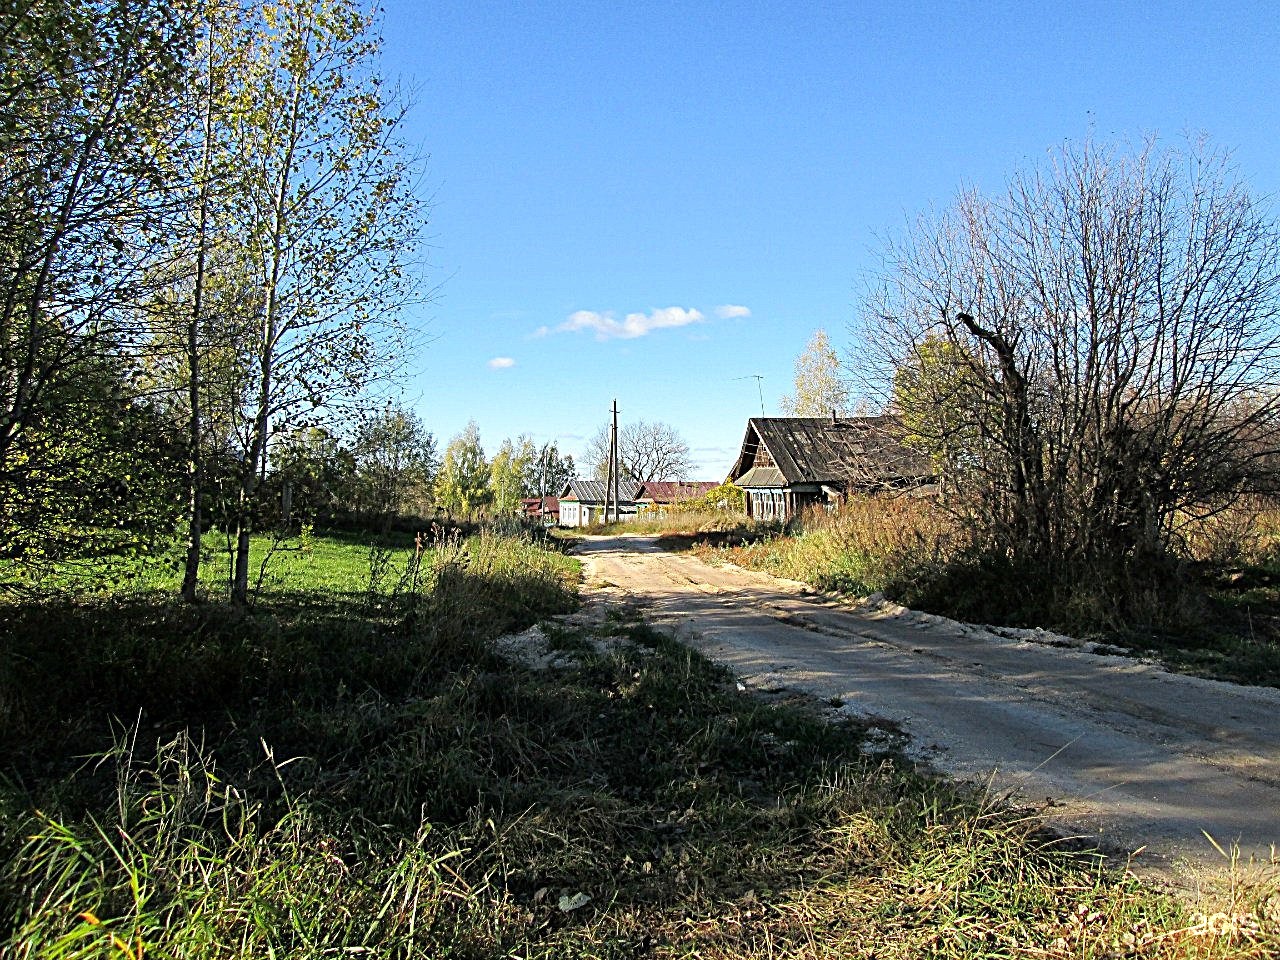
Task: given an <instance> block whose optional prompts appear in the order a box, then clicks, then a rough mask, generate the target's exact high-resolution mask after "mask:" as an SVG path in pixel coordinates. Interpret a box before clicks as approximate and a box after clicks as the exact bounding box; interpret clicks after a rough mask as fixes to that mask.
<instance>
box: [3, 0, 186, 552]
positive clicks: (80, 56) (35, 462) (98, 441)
mask: <svg viewBox="0 0 1280 960" xmlns="http://www.w3.org/2000/svg"><path fill="white" fill-rule="evenodd" d="M192 37H193V29H192V19H191V17H190V16H189V11H188V10H187V9H186V7H185V5H183V4H181V3H178V2H168V0H111V2H108V0H99V2H93V0H34V2H29V3H20V4H5V5H3V6H0V38H3V42H0V502H6V503H8V504H9V506H10V507H11V508H13V509H11V510H9V511H0V517H3V518H4V519H0V523H5V524H14V523H19V522H21V523H22V524H25V525H27V526H25V527H24V529H22V530H18V529H14V528H10V529H6V530H0V540H4V539H9V540H12V539H13V538H14V537H17V536H26V535H27V534H29V533H31V532H32V530H38V529H39V528H40V526H41V525H50V526H54V525H62V528H63V535H61V536H59V537H57V538H54V537H51V538H50V542H54V540H58V541H59V542H64V543H66V542H67V538H70V539H75V537H76V536H82V537H84V538H87V539H88V540H89V541H94V540H95V538H96V537H98V536H99V534H100V533H101V531H102V530H103V529H104V527H103V524H108V525H111V524H110V523H109V520H108V518H106V517H104V518H103V520H102V522H101V523H99V522H96V521H94V520H93V519H92V518H91V517H86V516H85V514H84V508H85V505H86V504H90V503H100V502H104V501H103V500H102V498H100V497H98V496H97V495H95V494H94V493H93V492H92V491H93V489H96V482H97V481H98V480H99V479H101V478H102V477H103V476H104V472H105V471H107V470H108V469H116V470H122V471H124V473H123V474H122V475H121V476H120V477H118V478H117V479H118V480H119V481H120V483H119V485H118V486H119V488H120V489H124V488H127V487H129V484H130V481H132V480H136V478H137V475H138V474H139V473H140V472H142V471H144V470H145V469H146V465H145V464H142V465H139V466H138V470H137V471H135V470H134V469H133V467H132V466H130V463H131V461H129V460H128V458H125V459H123V460H122V459H121V458H120V457H116V456H104V454H105V453H107V452H110V451H113V450H116V451H117V452H120V453H122V454H123V453H124V451H126V450H127V449H128V448H129V443H127V442H125V434H122V433H120V432H118V431H117V430H116V429H115V424H117V423H125V422H132V421H133V420H134V415H135V414H138V415H139V416H142V415H144V413H145V404H144V403H143V402H142V401H141V400H140V398H138V397H136V391H135V390H134V380H133V373H134V371H135V369H136V346H137V342H138V340H139V328H138V323H137V318H138V313H137V309H136V308H137V306H138V304H139V302H140V299H141V298H143V297H144V296H145V293H144V291H145V288H146V286H147V277H148V268H149V266H150V265H151V264H153V263H155V262H156V261H157V260H158V259H159V258H160V257H161V256H162V252H163V245H162V244H161V243H160V242H159V241H160V238H161V237H162V236H163V235H164V233H165V232H166V230H167V222H168V217H169V214H170V212H171V195H170V192H169V186H170V185H169V181H168V179H167V178H166V176H165V170H166V156H167V155H168V153H169V152H170V151H171V150H172V149H173V146H174V139H175V137H176V135H177V134H176V130H177V128H178V126H180V125H179V124H178V123H177V121H176V119H175V118H176V117H177V116H178V111H177V110H176V104H177V102H178V92H179V90H180V89H181V86H182V83H183V81H184V78H185V75H186V64H187V60H188V56H189V52H190V49H191V44H192ZM71 410H75V411H76V416H74V417H71V418H68V417H67V416H66V415H67V413H68V412H69V411H71ZM125 433H128V431H125ZM95 461H96V462H97V470H98V472H97V473H96V474H95V473H93V472H92V470H86V469H85V465H86V464H92V463H94V462H95ZM86 483H87V484H89V487H86V486H85V484H86ZM41 498H43V507H42V508H41V509H36V510H34V511H28V510H25V509H16V508H15V507H14V505H15V504H18V503H20V502H21V503H23V504H27V505H33V504H39V503H40V500H41ZM73 506H74V508H75V509H74V511H73V514H74V517H75V519H76V522H75V523H64V521H65V520H66V518H67V514H66V512H65V511H66V510H67V509H71V508H72V507H73ZM15 510H16V512H15ZM144 512H145V510H144V508H143V506H142V505H141V504H139V506H138V513H139V515H141V514H142V513H144ZM18 518H21V520H19V519H18ZM31 525H34V526H31ZM116 529H128V527H127V526H126V527H119V526H116ZM86 547H87V548H88V549H94V550H96V549H99V547H100V544H98V543H96V542H91V543H89V544H87V545H86ZM68 548H69V547H68Z"/></svg>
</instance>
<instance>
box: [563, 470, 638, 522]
mask: <svg viewBox="0 0 1280 960" xmlns="http://www.w3.org/2000/svg"><path fill="white" fill-rule="evenodd" d="M639 492H640V485H639V484H637V483H633V482H631V481H626V482H624V483H620V484H618V519H619V520H631V519H634V518H635V515H636V495H637V494H638V493H639ZM607 493H608V490H607V489H606V486H605V482H604V481H603V480H570V481H569V482H568V483H567V484H565V488H564V490H563V491H561V493H560V496H559V498H558V499H559V502H560V521H559V523H560V526H562V527H589V526H591V524H593V523H604V513H605V498H606V494H607Z"/></svg>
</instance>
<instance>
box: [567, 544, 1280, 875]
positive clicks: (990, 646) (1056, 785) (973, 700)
mask: <svg viewBox="0 0 1280 960" xmlns="http://www.w3.org/2000/svg"><path fill="white" fill-rule="evenodd" d="M579 553H580V556H581V557H582V558H583V560H584V562H585V565H586V572H587V590H588V591H591V590H593V589H595V590H611V589H618V590H621V591H623V592H624V593H625V594H627V595H629V596H631V597H633V598H634V599H635V600H636V601H637V602H639V603H640V604H641V605H642V607H643V609H644V612H645V615H646V617H647V618H648V619H649V620H650V621H651V622H654V623H655V624H656V625H658V626H661V627H664V628H666V629H668V630H670V631H672V632H674V633H675V634H676V635H677V636H679V637H680V638H681V639H682V640H684V641H685V642H688V643H690V644H691V645H693V646H694V647H696V648H697V649H698V650H700V651H701V652H702V653H704V654H705V655H707V656H708V657H710V658H711V659H713V660H716V661H718V662H720V663H723V664H725V665H727V666H728V667H730V668H731V669H732V670H733V671H734V672H735V673H736V674H737V675H738V677H739V679H740V681H741V682H742V684H743V685H744V686H746V687H748V688H756V689H761V690H765V691H770V690H773V691H776V690H780V689H784V688H785V689H789V690H796V691H801V692H805V693H809V694H813V695H815V696H818V697H822V698H831V699H833V700H834V701H839V702H840V703H841V704H842V707H841V709H843V710H846V711H849V712H850V713H852V714H855V715H858V716H862V717H870V718H874V719H876V720H877V721H878V722H879V723H880V724H881V726H882V728H883V729H884V730H885V731H886V737H887V738H888V739H889V740H892V739H893V738H894V737H895V736H896V735H898V734H899V733H900V734H902V735H905V737H906V738H907V740H906V741H905V745H906V749H907V751H908V752H909V753H911V754H913V755H915V756H917V757H918V758H921V759H924V760H926V761H928V762H929V763H930V764H932V765H933V766H934V767H936V768H937V769H939V770H942V771H945V772H947V773H951V774H954V775H958V776H962V777H968V778H974V779H980V780H983V781H986V780H988V779H989V780H990V781H991V783H992V788H993V789H994V790H996V791H999V792H1001V793H1004V792H1006V791H1014V792H1016V793H1017V794H1018V795H1020V796H1022V797H1023V798H1026V799H1027V800H1030V801H1033V802H1038V803H1043V802H1044V801H1046V800H1050V801H1051V804H1052V805H1051V807H1050V809H1049V815H1050V816H1051V818H1052V820H1053V821H1054V822H1055V823H1056V825H1058V826H1059V827H1064V828H1066V829H1069V830H1070V831H1072V832H1075V833H1077V834H1079V835H1082V836H1086V837H1089V838H1092V839H1093V840H1095V841H1097V842H1098V843H1100V844H1102V845H1103V846H1104V847H1106V848H1109V849H1113V850H1117V851H1134V850H1138V849H1139V848H1142V847H1145V848H1146V849H1145V850H1143V851H1142V852H1141V853H1140V854H1139V856H1138V858H1136V859H1135V861H1134V863H1135V865H1136V866H1138V867H1141V866H1142V865H1144V864H1145V865H1148V866H1149V867H1151V868H1156V869H1164V868H1167V867H1169V866H1170V865H1175V864H1181V865H1184V866H1188V867H1190V868H1193V869H1195V870H1199V869H1203V868H1211V869H1212V868H1215V867H1221V866H1223V865H1224V858H1223V857H1222V855H1221V854H1220V853H1219V852H1218V851H1217V850H1215V849H1214V847H1213V845H1212V844H1210V843H1209V841H1208V840H1207V839H1206V838H1205V833H1208V834H1209V835H1211V836H1212V837H1213V839H1214V840H1215V841H1217V843H1218V844H1219V845H1220V846H1222V847H1223V848H1229V847H1230V845H1232V844H1238V845H1239V848H1240V851H1241V853H1242V854H1243V855H1244V856H1245V857H1246V858H1249V857H1252V858H1254V859H1255V862H1259V861H1260V862H1267V861H1273V862H1277V861H1275V856H1276V854H1277V852H1278V851H1280V690H1276V689H1271V688H1262V687H1244V686H1238V685H1235V684H1229V683H1222V682H1218V681H1213V680H1201V679H1198V678H1193V677H1185V676H1181V675H1178V674H1172V673H1168V672H1167V671H1165V670H1163V669H1162V668H1160V667H1159V666H1157V665H1155V664H1153V663H1149V662H1146V661H1141V660H1136V659H1130V658H1128V657H1120V656H1114V655H1106V654H1102V653H1095V652H1090V650H1091V649H1092V648H1091V646H1090V645H1080V644H1074V643H1072V642H1070V641H1068V640H1067V639H1066V638H1060V637H1056V636H1054V635H1052V634H1044V633H1041V632H1038V631H1007V632H1006V631H1002V632H1000V633H997V632H995V631H993V630H991V629H988V628H985V627H979V626H973V625H969V624H961V623H957V622H955V621H951V620H946V619H944V618H941V617H935V616H930V615H927V614H920V613H916V612H913V611H910V610H905V609H903V608H901V607H897V606H894V605H892V604H887V603H869V604H863V605H860V606H851V605H848V604H842V603H838V602H835V601H833V600H830V599H828V598H824V597H823V596H821V595H818V594H814V593H812V592H811V591H809V590H808V589H807V588H806V587H805V586H804V585H803V584H799V583H795V582H793V581H788V580H779V579H777V578H774V577H770V576H767V575H765V574H760V573H755V572H752V571H747V570H743V569H741V568H738V567H733V566H729V565H726V566H712V565H709V564H706V563H703V562H702V561H700V560H698V559H697V558H695V557H693V556H689V555H683V554H672V553H667V552H665V551H662V550H660V549H659V548H658V547H657V545H656V538H654V537H645V536H640V535H624V536H615V537H592V538H587V539H586V540H585V541H584V543H583V546H582V547H581V549H580V551H579Z"/></svg>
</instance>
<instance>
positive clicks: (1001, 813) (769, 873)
mask: <svg viewBox="0 0 1280 960" xmlns="http://www.w3.org/2000/svg"><path fill="white" fill-rule="evenodd" d="M320 539H321V538H317V541H319V540H320ZM372 556H373V562H372V564H371V562H370V557H371V553H370V550H369V549H368V548H367V547H363V546H361V545H360V544H359V543H356V542H352V541H350V540H338V539H335V538H324V539H323V543H321V542H316V543H313V544H312V545H311V548H310V552H309V553H308V552H307V551H302V550H300V551H298V552H297V553H296V554H295V555H293V557H292V559H291V560H290V561H289V566H282V567H281V568H280V571H279V574H280V575H279V578H278V579H268V580H265V581H264V584H263V588H262V591H261V593H260V594H259V597H258V600H257V603H256V604H255V605H254V606H253V607H252V608H251V609H249V610H235V609H233V608H231V607H228V606H225V605H223V604H221V603H218V602H216V601H212V600H211V601H208V602H205V603H203V604H201V605H198V606H195V607H188V606H183V605H181V604H178V603H176V602H173V601H172V600H171V599H170V598H169V596H168V595H167V594H160V593H155V592H146V591H136V590H127V591H126V590H120V591H116V592H113V593H109V594H106V595H99V596H77V597H66V596H59V597H54V598H45V599H32V598H27V599H11V600H10V601H9V602H8V605H7V606H6V607H5V608H4V611H3V612H4V614H5V624H6V630H7V633H6V638H5V642H6V647H5V651H4V652H5V656H6V661H5V665H6V667H7V669H6V670H5V671H4V672H3V673H0V954H3V955H4V956H5V957H6V958H7V957H15V958H33V957H47V958H59V957H100V958H104V960H105V958H112V960H142V958H144V957H146V958H153V957H173V958H178V957H181V958H205V957H227V958H232V957H234V958H249V957H280V958H283V957H297V958H302V957H307V958H311V957H315V958H319V957H329V956H359V955H364V956H376V957H424V958H425V957H453V958H466V960H480V958H496V957H521V958H526V960H528V958H535V957H540V958H547V960H551V958H584V960H585V958H617V960H623V958H636V957H656V958H676V957H681V958H684V957H688V958H692V957H709V958H726V960H727V958H760V960H765V958H770V960H773V958H802V957H805V958H818V957H873V956H874V957H879V958H882V960H883V958H901V960H906V958H916V957H975V958H976V957H1051V958H1060V960H1066V958H1089V957H1152V958H1157V957H1158V958H1170V960H1172V958H1193V957H1194V958H1210V957H1224V958H1226V957H1231V958H1244V957H1259V958H1261V957H1271V956H1276V955H1277V950H1280V897H1278V896H1277V895H1276V892H1275V890H1274V889H1273V888H1267V887H1262V886H1246V885H1240V886H1238V887H1234V888H1231V889H1227V890H1225V891H1224V892H1223V896H1222V899H1221V900H1220V901H1217V902H1215V904H1214V907H1213V908H1212V909H1208V908H1207V907H1206V908H1202V909H1201V914H1202V915H1198V914H1197V912H1196V910H1197V908H1196V907H1193V906H1188V905H1187V904H1184V903H1182V902H1180V901H1177V900H1175V899H1173V898H1171V897H1168V896H1164V895H1162V894H1159V893H1156V892H1153V891H1152V890H1150V889H1148V888H1146V887H1144V886H1143V885H1141V884H1140V883H1138V882H1137V881H1136V880H1134V879H1133V878H1132V877H1129V876H1126V875H1125V874H1124V873H1123V871H1122V870H1120V871H1117V870H1114V869H1112V868H1110V867H1108V866H1106V865H1105V864H1104V863H1103V862H1102V861H1101V859H1100V858H1098V857H1096V856H1093V855H1090V854H1088V853H1078V852H1072V849H1071V845H1070V844H1064V843H1062V842H1061V841H1060V840H1059V839H1057V838H1056V837H1053V836H1051V835H1049V834H1047V833H1045V832H1044V831H1043V830H1041V829H1040V821H1039V817H1038V814H1037V813H1036V811H1034V810H1031V809H1024V808H1011V807H1010V806H1008V805H1007V804H1004V803H1002V802H999V801H998V800H996V799H993V798H988V797H985V796H984V795H983V794H982V792H981V791H976V790H972V789H969V788H963V787H956V786H954V785H952V784H949V783H947V782H945V781H941V780H937V779H934V778H931V777H928V776H926V775H923V774H921V773H920V772H918V771H916V770H914V769H913V768H912V767H911V766H910V765H909V764H906V763H904V762H902V761H900V760H899V759H898V758H896V757H894V756H892V755H890V754H886V753H883V752H880V751H878V750H877V749H875V748H872V747H870V746H868V745H867V742H866V741H865V740H864V735H865V734H866V730H865V728H864V727H862V726H861V725H859V724H857V723H853V722H850V721H847V720H845V721H842V722H831V721H830V720H828V719H827V718H825V717H824V716H823V715H821V713H820V712H819V710H818V707H820V705H816V704H812V703H808V702H805V701H800V700H785V699H784V700H774V701H764V700H760V699H757V698H756V697H754V696H752V695H749V694H746V693H744V692H742V691H740V690H739V689H738V688H737V686H736V684H734V683H733V681H732V678H731V677H730V676H728V675H727V674H726V673H725V672H724V671H722V670H721V669H719V668H717V667H715V666H714V665H712V664H710V663H709V662H707V661H706V660H704V659H702V658H701V657H699V656H698V655H696V654H695V653H693V652H692V651H690V650H689V649H688V648H686V647H684V646H682V645H680V644H678V643H676V642H674V641H672V640H670V639H668V638H667V637H665V636H662V635H661V634H658V633H655V632H654V631H652V630H651V629H650V628H648V627H647V626H645V625H644V624H643V622H641V621H640V620H639V619H638V618H637V616H636V615H635V613H634V612H633V611H632V610H631V609H629V608H626V607H621V606H619V607H614V608H610V610H609V611H608V616H607V617H606V619H605V620H604V621H603V622H602V623H598V624H594V625H593V624H582V623H559V624H553V625H550V626H548V627H547V633H548V637H549V640H550V643H551V644H552V645H553V646H554V647H555V648H556V649H558V650H560V651H562V652H563V653H564V654H565V655H566V656H567V657H570V659H569V660H567V661H566V662H565V663H564V664H562V666H561V667H560V668H559V669H557V670H553V671H549V672H537V671H533V670H530V669H526V668H522V667H519V666H516V665H513V664H511V663H508V662H506V661H504V660H502V659H500V658H498V657H497V656H496V655H495V654H494V651H493V648H492V646H491V645H490V644H489V640H490V639H492V638H493V637H495V636H497V635H499V634H501V633H508V632H512V631H516V630H520V629H522V628H524V627H525V626H527V625H528V624H530V623H533V622H535V621H539V620H545V619H546V618H548V617H550V616H552V615H555V614H558V613H564V612H566V611H570V610H572V609H574V607H575V605H576V599H575V591H576V583H577V577H578V569H577V565H576V562H575V561H573V560H572V558H569V557H565V556H564V555H563V554H561V553H560V552H558V551H555V550H547V549H544V548H543V547H541V546H539V545H538V544H535V543H531V542H528V541H525V540H520V539H508V538H499V537H494V536H480V537H475V538H471V539H469V540H467V541H465V542H454V543H446V544H443V545H439V546H438V547H436V548H435V549H433V550H432V552H431V553H430V555H429V556H428V557H427V561H426V563H425V564H424V567H423V569H422V570H421V571H420V576H419V578H418V581H417V583H418V587H417V589H410V588H408V587H406V586H404V580H403V578H402V577H401V576H400V575H399V574H395V575H394V576H393V575H391V574H386V575H384V576H382V577H381V578H378V577H377V576H376V570H377V569H378V567H379V563H380V561H379V560H378V555H377V554H372ZM406 560H407V553H406V554H404V555H400V556H398V557H396V558H393V559H392V560H391V561H389V562H388V567H389V569H391V570H395V569H398V565H399V564H400V563H402V562H404V561H406ZM371 568H372V569H374V570H375V576H374V577H373V578H372V580H371V578H370V576H369V571H370V569H371ZM269 569H270V568H269ZM361 570H363V571H364V573H363V578H362V576H361ZM371 584H373V585H375V586H376V589H370V586H371ZM1219 909H1220V910H1221V913H1220V915H1218V916H1213V914H1214V911H1216V910H1219Z"/></svg>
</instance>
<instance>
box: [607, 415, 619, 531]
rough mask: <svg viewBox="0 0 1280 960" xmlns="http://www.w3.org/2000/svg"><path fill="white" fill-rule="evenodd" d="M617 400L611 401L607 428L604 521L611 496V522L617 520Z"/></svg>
mask: <svg viewBox="0 0 1280 960" xmlns="http://www.w3.org/2000/svg"><path fill="white" fill-rule="evenodd" d="M619 466H620V465H619V463H618V401H617V400H616V399H615V400H614V401H613V423H612V425H611V426H610V429H609V481H608V482H609V489H608V490H607V491H606V492H605V511H604V518H605V522H606V523H607V522H609V502H610V500H609V498H610V497H612V498H613V501H612V502H613V522H614V523H617V522H618V486H619V484H618V467H619Z"/></svg>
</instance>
